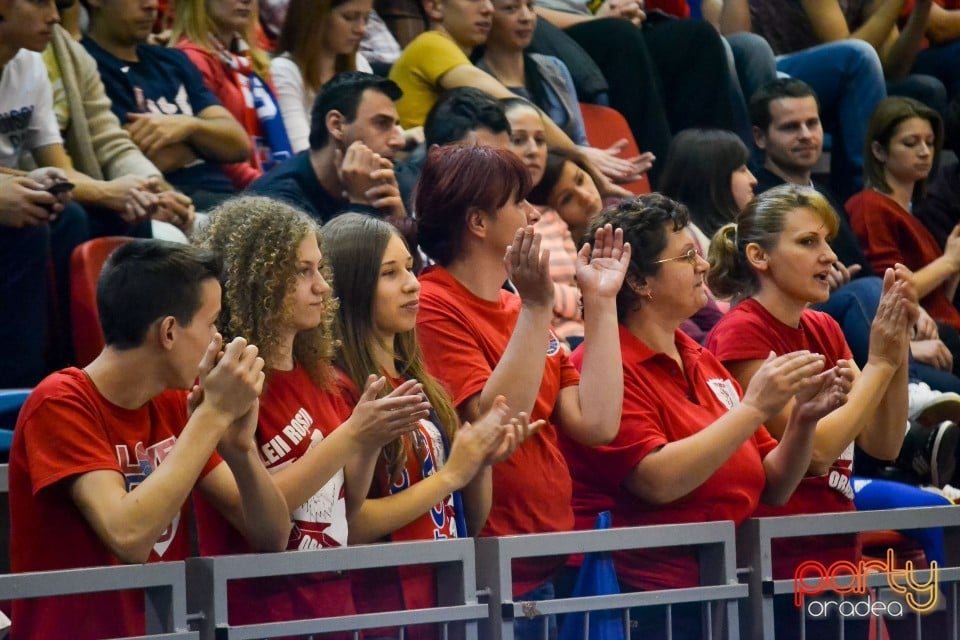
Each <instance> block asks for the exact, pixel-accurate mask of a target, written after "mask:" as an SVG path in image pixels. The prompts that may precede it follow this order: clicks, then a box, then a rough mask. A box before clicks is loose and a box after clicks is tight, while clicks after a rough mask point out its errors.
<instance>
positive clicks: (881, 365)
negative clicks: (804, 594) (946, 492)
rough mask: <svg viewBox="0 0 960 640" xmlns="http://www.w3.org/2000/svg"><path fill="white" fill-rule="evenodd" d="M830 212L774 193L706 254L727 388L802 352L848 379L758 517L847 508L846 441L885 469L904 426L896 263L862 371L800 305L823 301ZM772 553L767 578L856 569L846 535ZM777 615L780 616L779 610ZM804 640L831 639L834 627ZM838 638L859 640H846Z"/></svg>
mask: <svg viewBox="0 0 960 640" xmlns="http://www.w3.org/2000/svg"><path fill="white" fill-rule="evenodd" d="M837 227H838V220H837V215H836V213H835V212H834V211H833V209H832V208H831V207H830V205H829V204H828V203H827V201H826V200H825V199H824V198H823V196H821V195H820V194H819V193H817V192H816V191H814V190H813V189H810V188H807V187H798V186H795V185H783V186H779V187H775V188H773V189H770V190H769V191H766V192H764V193H762V194H761V195H759V196H757V197H756V198H754V199H753V200H752V201H751V202H750V204H749V205H747V207H746V209H744V211H743V212H741V213H740V214H739V215H738V216H737V222H736V224H729V225H726V226H724V227H722V228H721V229H720V230H719V231H718V232H717V234H716V236H714V239H713V243H712V244H711V248H710V267H711V270H710V275H709V277H708V282H709V284H710V288H711V289H712V290H713V291H714V292H715V293H716V294H717V295H720V296H724V297H731V298H733V302H734V303H735V305H736V306H734V307H733V309H731V310H730V312H729V313H727V315H725V316H724V318H723V319H722V320H721V321H720V322H719V323H717V326H716V327H714V329H713V331H712V332H711V333H710V335H709V336H708V338H707V347H708V348H709V349H710V350H711V351H712V352H713V353H714V355H715V356H716V357H717V358H718V359H719V360H720V362H722V363H723V364H724V365H725V366H726V367H727V368H728V369H729V370H730V371H731V373H733V375H734V376H735V377H736V379H737V381H738V382H739V383H740V384H742V385H750V384H752V383H753V381H755V380H756V377H757V376H758V375H760V373H761V372H762V370H763V367H764V366H765V362H764V360H765V358H766V357H767V354H769V353H771V352H773V353H785V352H788V351H794V350H796V349H808V350H810V351H812V352H815V353H818V354H822V355H823V357H824V358H825V359H826V366H827V367H832V366H839V367H842V368H843V369H844V371H845V372H846V374H847V376H848V377H849V379H850V382H851V388H850V394H849V398H848V402H847V403H846V405H844V406H843V407H837V408H835V409H833V410H831V411H830V412H829V413H827V414H826V415H823V416H822V419H821V420H820V421H819V423H817V424H816V425H815V431H814V433H813V444H814V446H813V458H812V460H811V461H810V468H809V470H808V471H807V477H806V478H804V480H803V482H802V483H801V484H800V486H799V488H798V489H797V491H796V493H794V495H793V497H792V498H791V499H790V501H789V502H788V503H787V504H786V505H784V506H783V507H782V508H777V509H761V510H759V511H758V515H761V516H763V515H768V516H769V515H797V514H803V513H829V512H839V511H853V510H854V505H853V496H854V491H853V486H852V485H851V481H850V474H851V463H852V460H853V448H854V447H853V445H854V442H856V444H857V445H858V446H859V447H860V448H861V449H862V450H863V451H864V452H866V453H867V454H869V455H870V456H873V457H874V458H877V459H879V460H893V459H894V458H896V457H897V454H898V453H899V451H900V446H901V444H902V442H903V437H904V430H905V427H906V425H907V353H908V349H909V345H910V327H912V326H913V324H914V322H915V321H916V319H917V315H918V313H919V310H918V305H917V296H916V291H915V290H914V289H913V285H912V284H911V283H910V280H911V278H910V275H911V274H910V272H909V271H907V270H906V269H905V268H904V267H903V266H902V265H897V266H896V268H895V269H893V268H891V269H887V271H886V273H885V274H884V277H883V293H882V295H881V298H880V304H879V306H878V308H877V312H876V315H875V316H874V320H873V323H872V325H871V331H870V351H869V355H868V358H867V363H866V365H865V366H864V368H863V370H862V371H860V370H859V369H858V368H857V365H856V364H855V363H854V362H853V360H852V358H851V354H850V347H849V346H848V345H847V342H846V340H845V339H844V337H843V332H842V331H841V330H840V326H839V325H838V324H837V323H836V321H834V320H833V319H832V318H830V317H829V316H827V315H826V314H824V313H821V312H819V311H814V310H812V309H809V308H808V305H812V304H816V303H819V302H823V301H824V300H826V299H827V298H828V297H829V295H830V284H829V278H828V274H829V272H830V269H831V266H832V265H833V263H834V262H836V260H837V256H836V254H835V253H834V252H833V250H832V249H831V248H830V245H829V241H830V240H832V239H833V237H834V235H835V234H836V232H837ZM798 409H799V405H798V404H797V403H796V402H794V401H791V402H788V403H786V405H783V406H782V407H781V408H780V410H779V411H777V412H775V413H774V414H773V415H772V416H770V418H769V419H768V420H767V422H766V425H767V427H768V428H769V430H770V433H771V434H772V435H773V436H774V437H776V438H781V439H782V441H785V440H786V438H787V437H789V426H788V425H789V424H790V422H791V421H792V420H793V419H794V416H795V414H796V412H797V411H798ZM779 542H781V543H789V544H777V543H775V544H774V547H773V552H774V556H773V567H774V577H775V578H777V579H781V578H793V577H794V571H795V570H796V567H797V566H798V564H799V563H800V562H802V561H806V560H818V561H820V562H822V563H824V564H825V565H828V566H829V564H830V563H831V562H834V561H839V560H850V561H856V560H858V559H859V558H858V556H859V545H858V541H857V540H856V537H855V536H831V537H819V538H817V539H804V540H803V542H802V543H798V541H796V540H789V541H788V540H784V541H779ZM777 605H778V606H782V608H783V609H784V612H783V615H778V616H777V617H778V619H783V618H784V617H786V618H787V620H788V621H789V623H788V624H784V625H783V628H782V629H781V628H780V624H778V630H777V638H781V637H784V638H790V637H795V635H796V632H797V631H798V629H797V625H796V619H797V618H796V614H795V611H794V615H793V616H790V615H788V614H789V609H790V607H791V606H792V600H789V601H786V599H784V601H783V602H778V603H777ZM778 611H779V609H778ZM830 624H831V625H832V627H831V628H830V629H824V630H818V631H817V632H815V633H811V631H810V630H809V628H808V631H807V636H808V637H817V638H820V637H832V634H833V633H835V632H836V629H837V624H836V621H835V620H833V621H831V623H830ZM847 631H848V636H847V637H857V636H851V635H849V632H850V629H849V628H848V629H847Z"/></svg>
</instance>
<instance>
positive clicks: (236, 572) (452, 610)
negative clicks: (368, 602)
mask: <svg viewBox="0 0 960 640" xmlns="http://www.w3.org/2000/svg"><path fill="white" fill-rule="evenodd" d="M474 562H475V556H474V541H473V540H472V539H469V538H467V539H462V540H443V541H427V542H397V543H391V544H378V545H364V546H354V547H341V548H327V549H320V550H316V551H291V552H286V553H275V554H261V555H238V556H220V557H214V558H191V559H189V560H188V561H187V576H188V584H189V590H188V598H189V602H190V611H191V619H192V620H194V621H195V622H196V623H197V624H198V625H199V631H200V637H201V639H202V640H213V639H214V638H216V639H217V640H226V639H230V640H243V639H254V638H274V637H278V636H289V635H309V634H316V633H329V632H337V631H354V632H356V631H359V630H362V629H374V628H381V627H394V628H396V627H399V628H401V631H400V634H401V635H400V638H401V640H402V638H403V631H402V628H403V627H404V626H407V625H414V624H417V625H419V624H434V625H439V627H440V628H441V629H442V634H441V636H442V637H443V638H447V637H454V636H455V637H458V638H465V640H477V621H478V620H482V619H484V618H486V617H487V606H486V605H485V604H478V602H477V592H476V584H477V581H476V569H475V564H474ZM410 565H430V566H431V567H433V568H434V569H435V571H436V575H437V593H438V606H436V607H433V608H429V609H414V610H403V611H386V612H383V613H364V614H355V615H348V616H336V617H329V618H312V619H308V620H291V621H278V622H270V623H263V624H255V625H253V624H251V625H239V626H231V625H230V624H228V616H227V612H228V608H229V603H228V599H227V583H228V582H229V581H230V580H238V579H244V578H264V577H272V576H290V575H297V574H305V573H315V572H331V571H348V570H357V569H372V568H379V567H400V566H410ZM355 637H358V636H357V635H356V634H355Z"/></svg>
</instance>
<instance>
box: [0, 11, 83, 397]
mask: <svg viewBox="0 0 960 640" xmlns="http://www.w3.org/2000/svg"><path fill="white" fill-rule="evenodd" d="M57 19H58V16H57V10H56V8H55V7H54V5H53V2H52V1H51V2H50V3H48V4H47V3H36V2H29V1H27V0H0V171H3V174H2V175H0V273H3V277H2V278H0V308H3V309H6V310H10V311H14V310H15V312H12V313H7V314H4V317H3V319H2V320H0V387H25V386H33V385H34V384H35V383H36V382H38V381H39V380H40V379H41V378H42V377H43V375H44V373H46V362H45V358H44V346H45V343H46V341H47V336H46V327H47V310H46V308H47V300H46V292H47V286H46V284H45V283H46V275H47V263H48V261H49V260H50V258H51V257H52V251H51V240H52V237H53V236H54V235H55V236H56V239H55V240H54V242H55V243H56V246H57V248H58V249H59V251H57V252H56V253H57V254H58V258H59V259H57V260H55V261H54V262H55V263H57V264H59V265H62V266H63V270H64V272H65V268H66V265H68V264H69V249H71V248H72V246H73V245H75V244H76V243H77V242H79V241H82V240H83V239H85V238H86V233H87V231H86V221H85V216H84V215H83V211H82V210H78V209H74V208H70V209H69V210H67V211H65V209H64V206H65V205H66V204H67V203H68V202H69V200H70V189H66V190H65V191H61V192H60V193H59V194H56V193H51V192H50V191H49V189H50V188H51V187H53V186H54V184H55V183H58V182H65V181H66V180H67V176H66V175H65V174H64V173H63V172H62V171H60V170H59V169H55V168H51V167H47V168H43V169H38V170H36V171H34V172H32V173H30V174H27V175H17V174H16V172H11V171H9V170H11V169H13V168H14V167H16V165H17V162H18V160H19V157H20V154H21V153H22V152H23V150H25V149H33V148H44V147H49V146H51V145H59V144H61V143H62V141H61V138H60V132H59V131H58V130H57V124H56V119H55V118H54V116H53V112H52V108H51V103H52V98H51V92H50V85H49V83H48V82H47V81H46V70H45V68H44V66H43V61H42V59H41V58H40V54H38V53H34V52H33V51H26V50H23V43H24V42H30V41H35V42H37V43H40V44H39V46H40V47H41V48H42V47H43V46H46V43H47V41H49V39H50V33H51V31H50V30H51V29H52V27H53V24H54V23H55V22H56V21H57ZM39 160H40V159H38V164H40V165H41V166H43V165H44V164H45V163H43V162H40V161H39ZM61 216H62V217H63V219H61V220H59V221H58V218H60V217H61ZM54 222H56V224H55V225H53V224H52V223H54ZM54 228H56V231H54Z"/></svg>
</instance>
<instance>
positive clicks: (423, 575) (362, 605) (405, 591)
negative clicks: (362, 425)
mask: <svg viewBox="0 0 960 640" xmlns="http://www.w3.org/2000/svg"><path fill="white" fill-rule="evenodd" d="M402 382H403V381H402V380H393V381H392V383H393V385H394V386H398V385H399V384H400V383H402ZM357 399H358V395H357V390H356V387H351V388H350V389H349V390H348V391H347V394H346V397H345V400H346V401H347V402H348V403H355V402H356V401H357ZM431 416H432V417H433V418H434V419H437V420H439V418H436V413H432V414H431ZM440 429H441V427H440V426H439V425H438V424H436V423H434V422H433V420H421V421H420V427H419V428H418V429H417V430H416V431H414V432H413V433H411V434H409V435H408V436H406V437H404V439H403V444H404V449H405V451H406V456H407V461H406V464H405V465H404V468H403V470H402V471H401V473H400V477H399V478H398V479H397V481H396V482H393V481H391V479H390V477H389V474H388V470H387V459H386V457H385V455H383V454H381V455H380V458H379V460H378V461H377V467H376V470H375V472H374V476H373V482H372V483H371V486H370V493H369V497H370V498H383V497H386V496H392V495H395V494H397V493H400V492H401V491H405V490H407V489H409V488H410V487H411V486H412V485H414V484H416V483H417V482H420V481H421V480H424V479H426V478H429V477H430V476H432V475H433V474H435V473H436V472H438V471H439V470H440V469H442V468H443V465H444V464H446V461H447V448H446V446H445V445H444V438H443V436H441V434H440ZM465 535H466V532H464V531H458V530H457V522H456V510H455V508H454V501H453V496H452V495H448V496H446V497H445V498H444V499H443V500H442V501H441V502H438V503H437V504H436V505H434V506H433V508H432V509H430V511H428V512H427V513H424V514H422V515H420V516H419V517H417V518H416V519H415V520H413V521H412V522H410V523H409V524H406V525H404V526H403V527H400V528H399V529H397V530H396V531H394V532H393V533H391V534H390V535H388V536H386V538H384V540H383V542H404V541H412V540H448V539H453V538H458V537H463V536H465ZM353 594H354V600H355V601H356V603H357V609H358V610H359V611H360V613H376V612H379V611H403V610H404V609H406V610H411V609H424V608H428V607H435V606H437V585H436V575H435V573H434V571H433V569H432V568H431V567H421V566H407V567H386V568H382V569H371V570H369V571H357V572H354V574H353ZM379 631H384V630H376V629H374V630H371V631H368V632H367V633H368V634H369V635H372V636H377V637H378V636H380V635H384V636H389V635H391V633H390V632H384V633H379ZM405 632H406V637H407V638H410V640H432V639H434V638H436V637H437V629H434V628H433V627H432V626H430V625H422V626H412V627H406V629H405Z"/></svg>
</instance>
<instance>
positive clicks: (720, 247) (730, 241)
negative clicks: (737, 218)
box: [707, 222, 759, 303]
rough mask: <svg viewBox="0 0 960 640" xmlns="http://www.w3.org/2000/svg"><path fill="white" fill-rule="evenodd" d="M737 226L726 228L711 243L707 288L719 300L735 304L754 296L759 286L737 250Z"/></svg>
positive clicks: (739, 250) (741, 254)
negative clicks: (727, 300)
mask: <svg viewBox="0 0 960 640" xmlns="http://www.w3.org/2000/svg"><path fill="white" fill-rule="evenodd" d="M737 239H738V238H737V225H736V224H735V223H733V222H731V223H729V224H725V225H723V226H722V227H720V229H718V230H717V233H716V234H714V236H713V240H712V241H711V243H710V252H709V254H708V260H709V261H710V271H709V272H707V286H708V287H710V291H712V292H713V295H715V296H716V297H718V298H720V299H723V300H726V299H730V300H732V301H733V302H734V303H736V302H739V301H740V300H743V299H744V298H747V297H749V296H751V295H753V294H754V293H755V292H756V290H757V287H758V286H759V282H758V280H757V276H756V274H755V273H754V272H753V270H752V269H751V268H750V266H749V265H748V264H747V262H746V257H745V255H744V253H743V251H742V250H741V248H740V247H738V246H737Z"/></svg>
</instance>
